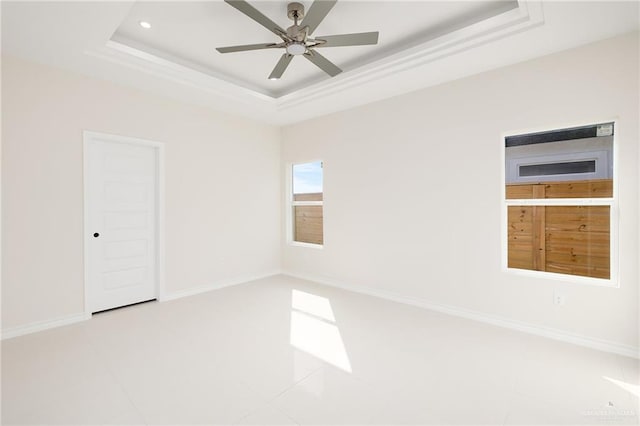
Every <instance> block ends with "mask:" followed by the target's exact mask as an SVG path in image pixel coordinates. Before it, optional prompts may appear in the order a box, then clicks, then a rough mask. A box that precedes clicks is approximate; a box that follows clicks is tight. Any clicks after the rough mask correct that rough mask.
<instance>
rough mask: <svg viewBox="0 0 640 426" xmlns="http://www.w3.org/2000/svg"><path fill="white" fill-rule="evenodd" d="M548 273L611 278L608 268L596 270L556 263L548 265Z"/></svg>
mask: <svg viewBox="0 0 640 426" xmlns="http://www.w3.org/2000/svg"><path fill="white" fill-rule="evenodd" d="M547 272H555V273H558V274H568V275H579V276H583V277H592V278H605V279H608V278H610V277H611V272H610V271H609V269H608V268H596V267H585V266H577V265H576V266H572V265H559V264H554V263H548V264H547Z"/></svg>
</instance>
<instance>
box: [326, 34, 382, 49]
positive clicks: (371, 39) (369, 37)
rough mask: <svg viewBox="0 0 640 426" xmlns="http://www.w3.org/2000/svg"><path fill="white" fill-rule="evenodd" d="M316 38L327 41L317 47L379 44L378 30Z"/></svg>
mask: <svg viewBox="0 0 640 426" xmlns="http://www.w3.org/2000/svg"><path fill="white" fill-rule="evenodd" d="M314 38H315V39H316V40H322V41H326V43H322V44H318V45H317V46H313V47H314V48H316V47H339V46H363V45H366V44H378V32H377V31H375V32H371V33H355V34H339V35H329V36H318V37H314Z"/></svg>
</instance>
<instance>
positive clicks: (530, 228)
mask: <svg viewBox="0 0 640 426" xmlns="http://www.w3.org/2000/svg"><path fill="white" fill-rule="evenodd" d="M507 227H508V238H509V242H508V266H509V268H517V269H529V270H533V271H547V272H555V273H561V274H569V275H580V276H586V277H594V278H605V279H608V278H610V207H609V206H509V207H508V221H507Z"/></svg>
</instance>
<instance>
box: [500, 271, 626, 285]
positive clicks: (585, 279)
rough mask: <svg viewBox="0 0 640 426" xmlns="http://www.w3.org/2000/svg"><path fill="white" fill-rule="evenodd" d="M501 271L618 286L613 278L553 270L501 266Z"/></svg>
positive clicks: (581, 282) (572, 282)
mask: <svg viewBox="0 0 640 426" xmlns="http://www.w3.org/2000/svg"><path fill="white" fill-rule="evenodd" d="M503 272H506V273H507V274H510V275H519V276H523V277H531V278H538V279H547V280H553V281H564V282H565V283H567V284H588V285H594V286H597V287H609V288H619V287H620V286H619V285H618V282H617V280H616V279H614V278H609V279H607V278H593V277H584V276H581V275H568V274H558V273H555V272H545V271H530V270H528V269H517V268H508V267H507V268H503Z"/></svg>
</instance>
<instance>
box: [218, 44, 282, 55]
mask: <svg viewBox="0 0 640 426" xmlns="http://www.w3.org/2000/svg"><path fill="white" fill-rule="evenodd" d="M275 47H282V46H280V45H278V44H276V43H263V44H245V45H243V46H229V47H216V50H217V51H218V52H220V53H232V52H244V51H247V50H260V49H273V48H275Z"/></svg>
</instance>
